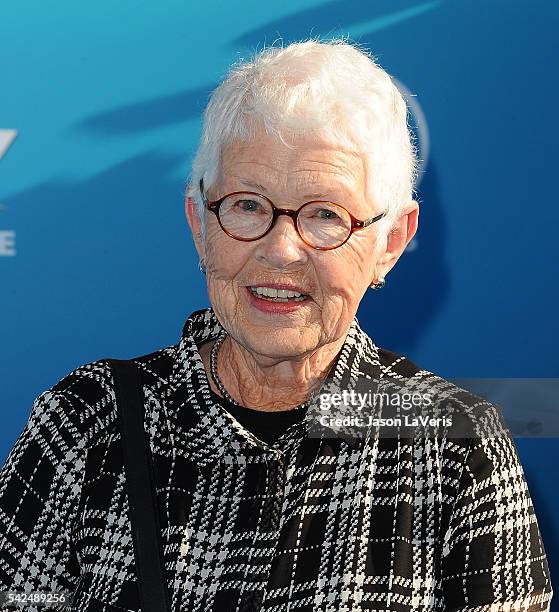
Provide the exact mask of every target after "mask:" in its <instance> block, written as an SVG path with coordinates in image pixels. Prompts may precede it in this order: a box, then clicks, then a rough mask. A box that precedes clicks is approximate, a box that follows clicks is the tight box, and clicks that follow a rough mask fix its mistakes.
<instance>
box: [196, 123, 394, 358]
mask: <svg viewBox="0 0 559 612" xmlns="http://www.w3.org/2000/svg"><path fill="white" fill-rule="evenodd" d="M292 142H293V143H294V144H296V148H295V149H290V148H288V147H286V146H285V145H283V144H281V143H277V142H276V141H275V139H273V138H272V137H270V136H267V135H261V136H260V137H259V138H258V139H256V140H255V141H251V142H249V143H244V144H242V145H232V146H230V147H229V148H227V149H226V150H225V151H224V152H223V155H222V166H221V173H220V176H219V177H218V180H217V181H216V182H215V184H214V185H212V186H211V187H209V188H207V189H206V197H207V198H208V199H209V200H216V199H219V198H221V197H223V196H224V195H226V194H228V193H232V192H235V191H253V192H258V193H261V194H263V195H265V196H267V197H268V198H269V199H270V200H271V201H272V202H273V203H274V204H275V205H276V206H277V207H281V208H289V209H297V208H299V207H300V206H301V205H302V204H303V203H305V202H308V201H311V200H328V201H330V202H335V203H337V204H340V205H342V206H344V207H345V208H346V209H347V210H348V211H349V212H350V213H351V214H353V215H354V216H355V217H357V218H358V219H361V220H363V219H367V218H369V217H372V216H374V215H377V214H378V213H380V212H382V210H381V209H380V208H379V206H378V205H375V203H373V202H371V201H367V199H366V194H365V178H366V176H365V167H364V162H363V160H362V158H361V156H358V155H357V154H355V153H353V152H348V151H344V150H340V149H337V148H335V147H332V146H330V145H325V144H324V143H321V142H319V141H316V140H312V141H311V140H308V139H307V140H303V139H300V138H299V139H297V140H294V141H292ZM205 214H206V241H205V244H204V245H203V246H202V250H203V257H204V259H205V263H206V266H207V274H206V280H207V284H208V294H209V298H210V302H211V304H212V307H213V309H214V311H215V313H216V315H217V317H218V319H219V320H220V322H221V323H222V325H223V326H224V327H225V329H226V330H227V331H228V332H229V333H230V334H231V336H232V337H233V338H234V339H235V340H236V341H237V342H239V343H240V344H242V345H243V346H244V347H245V348H247V349H248V350H250V351H251V352H253V353H257V354H259V355H263V356H266V357H270V358H272V359H275V358H277V359H289V358H295V357H297V356H302V355H304V354H308V353H309V352H312V351H314V350H315V349H317V348H319V347H321V346H324V345H325V344H328V343H331V342H336V341H337V340H339V339H340V338H342V337H343V336H344V335H345V334H346V332H347V330H348V328H349V326H350V324H351V321H352V319H353V317H354V316H355V313H356V311H357V308H358V306H359V302H360V301H361V299H362V297H363V294H364V293H365V291H366V290H367V287H368V286H369V285H370V283H371V282H372V281H373V280H374V278H375V263H376V262H377V260H378V257H379V255H381V254H382V252H383V246H385V245H386V237H385V236H384V237H383V236H382V234H381V233H380V230H379V225H377V224H372V225H371V226H369V227H367V228H365V229H361V230H358V231H356V232H354V233H353V235H352V236H351V237H350V238H349V240H348V241H347V242H346V243H345V244H343V245H342V246H340V247H338V248H336V249H333V250H330V251H319V250H316V249H313V248H312V247H310V246H307V245H306V244H305V243H304V242H303V241H302V240H301V238H300V237H299V236H298V234H297V232H296V230H295V227H294V224H293V221H292V220H291V219H290V218H289V217H287V216H280V217H279V218H278V220H277V221H276V225H275V226H274V227H273V229H272V230H271V231H270V232H269V233H268V234H267V235H266V236H264V237H262V238H260V239H258V240H256V241H254V242H242V241H239V240H235V239H234V238H231V237H229V236H228V235H227V234H226V233H225V232H224V231H223V230H222V229H221V227H220V226H219V224H218V221H217V217H216V216H215V215H214V214H213V213H212V212H210V211H206V212H205ZM383 242H384V245H383ZM270 285H284V286H286V285H287V286H289V287H297V288H298V289H297V291H298V292H303V293H305V294H307V296H308V297H307V298H306V299H304V300H303V301H289V302H281V303H279V304H278V303H277V302H272V301H270V300H266V299H263V298H259V297H257V296H255V295H254V294H253V292H252V291H251V289H250V287H252V288H255V287H263V286H270ZM280 295H281V294H280Z"/></svg>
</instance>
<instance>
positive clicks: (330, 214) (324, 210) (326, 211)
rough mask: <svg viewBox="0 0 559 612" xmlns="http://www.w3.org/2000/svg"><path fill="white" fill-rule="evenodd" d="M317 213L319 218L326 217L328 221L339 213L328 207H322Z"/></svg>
mask: <svg viewBox="0 0 559 612" xmlns="http://www.w3.org/2000/svg"><path fill="white" fill-rule="evenodd" d="M317 214H318V217H319V219H326V220H328V221H330V220H332V219H334V220H335V219H337V218H338V215H337V214H336V213H335V212H334V211H333V210H329V209H328V208H321V209H320V210H318V211H317Z"/></svg>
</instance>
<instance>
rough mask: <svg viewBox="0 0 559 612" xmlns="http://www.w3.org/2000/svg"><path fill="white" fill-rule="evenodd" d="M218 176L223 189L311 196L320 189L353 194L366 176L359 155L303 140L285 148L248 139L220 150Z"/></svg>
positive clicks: (325, 144) (274, 143) (359, 187)
mask: <svg viewBox="0 0 559 612" xmlns="http://www.w3.org/2000/svg"><path fill="white" fill-rule="evenodd" d="M219 175H220V183H221V184H222V186H223V188H226V187H229V188H233V187H234V188H241V189H242V188H247V189H250V190H253V191H261V192H263V193H265V192H266V191H267V190H273V189H274V188H282V189H289V190H291V191H295V192H297V193H298V194H300V195H301V196H303V195H305V196H313V197H314V196H317V194H318V193H319V192H321V191H324V190H328V191H332V190H333V191H334V192H336V193H340V194H345V195H349V194H353V195H355V191H358V192H360V191H362V189H363V187H364V181H365V176H366V173H365V168H364V160H363V156H361V155H359V154H358V153H356V152H355V151H348V150H344V149H341V148H339V147H336V146H335V145H330V144H327V143H324V142H320V141H316V140H315V141H310V140H306V141H302V142H299V143H297V146H296V147H295V148H289V147H287V146H285V145H283V144H281V143H276V142H268V143H264V142H262V141H258V140H252V141H249V142H243V143H234V144H232V145H229V146H227V147H225V148H224V150H223V155H222V156H221V164H220V171H219ZM348 192H349V193H348Z"/></svg>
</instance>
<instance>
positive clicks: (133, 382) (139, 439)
mask: <svg viewBox="0 0 559 612" xmlns="http://www.w3.org/2000/svg"><path fill="white" fill-rule="evenodd" d="M108 361H109V363H110V366H111V370H112V372H113V377H114V382H115V394H116V401H117V407H118V418H119V425H120V432H121V436H122V448H123V456H124V467H125V469H126V487H127V491H128V506H129V518H130V523H131V524H132V535H133V540H134V554H135V559H136V571H137V578H138V587H139V592H140V603H141V606H142V612H170V610H171V607H170V605H169V594H168V591H167V582H166V578H165V572H164V564H163V546H162V543H161V530H160V526H159V515H158V513H157V502H156V496H155V479H154V474H153V464H152V461H151V453H150V448H149V440H148V437H147V435H146V432H145V428H144V392H143V387H142V381H141V377H140V372H139V370H138V368H137V367H136V365H135V364H134V362H133V361H130V360H126V359H109V360H108Z"/></svg>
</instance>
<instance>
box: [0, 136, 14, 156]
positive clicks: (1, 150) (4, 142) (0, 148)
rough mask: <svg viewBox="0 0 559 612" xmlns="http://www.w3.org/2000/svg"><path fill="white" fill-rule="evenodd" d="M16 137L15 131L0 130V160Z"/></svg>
mask: <svg viewBox="0 0 559 612" xmlns="http://www.w3.org/2000/svg"><path fill="white" fill-rule="evenodd" d="M16 136H17V130H2V129H0V159H2V157H4V154H5V153H6V151H7V150H8V149H9V148H10V145H11V144H12V142H13V141H14V140H15V137H16Z"/></svg>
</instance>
